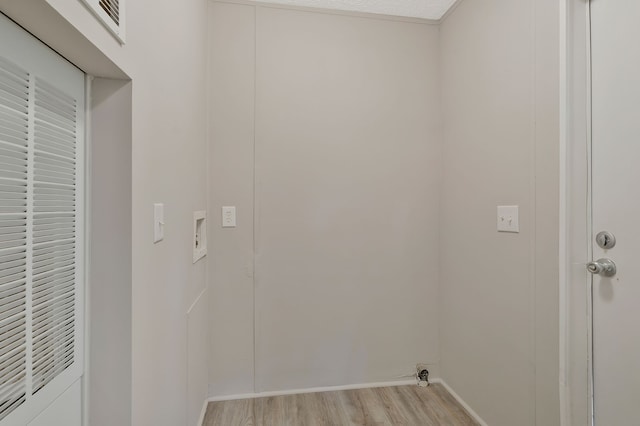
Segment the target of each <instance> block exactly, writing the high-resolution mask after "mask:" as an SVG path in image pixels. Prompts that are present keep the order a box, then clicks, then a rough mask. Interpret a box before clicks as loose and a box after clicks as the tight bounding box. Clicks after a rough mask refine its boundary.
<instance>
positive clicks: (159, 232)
mask: <svg viewBox="0 0 640 426" xmlns="http://www.w3.org/2000/svg"><path fill="white" fill-rule="evenodd" d="M162 240H164V204H162V203H157V204H154V205H153V242H154V243H158V242H160V241H162Z"/></svg>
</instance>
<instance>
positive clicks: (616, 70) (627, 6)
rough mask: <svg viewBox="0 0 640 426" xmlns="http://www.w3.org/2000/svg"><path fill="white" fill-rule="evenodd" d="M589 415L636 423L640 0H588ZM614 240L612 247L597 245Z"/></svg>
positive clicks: (608, 424) (601, 421)
mask: <svg viewBox="0 0 640 426" xmlns="http://www.w3.org/2000/svg"><path fill="white" fill-rule="evenodd" d="M591 14H592V15H591V19H592V21H591V22H592V24H591V25H592V28H591V31H592V132H593V133H592V136H593V138H592V144H593V145H592V167H593V168H592V183H593V186H592V188H593V192H592V197H593V198H592V203H593V205H592V209H593V239H592V240H593V257H594V259H595V260H597V259H600V258H608V259H611V260H613V261H614V262H615V264H616V265H617V273H616V275H615V276H614V277H612V278H607V277H602V276H601V275H598V274H595V275H594V280H593V350H594V354H593V355H594V356H593V362H594V414H595V424H596V425H598V426H631V425H640V414H639V413H640V411H639V409H640V1H638V0H617V1H608V0H591ZM601 231H608V232H610V233H612V234H613V235H614V236H615V237H616V245H615V247H613V248H611V249H603V248H601V247H600V246H599V245H598V244H597V243H596V241H595V238H596V235H597V234H598V233H599V232H601Z"/></svg>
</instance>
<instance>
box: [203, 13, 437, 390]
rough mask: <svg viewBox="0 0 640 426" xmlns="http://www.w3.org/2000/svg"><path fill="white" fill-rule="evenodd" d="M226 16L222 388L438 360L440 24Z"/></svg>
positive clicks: (221, 81)
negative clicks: (227, 215) (231, 222)
mask: <svg viewBox="0 0 640 426" xmlns="http://www.w3.org/2000/svg"><path fill="white" fill-rule="evenodd" d="M210 19H211V21H210V27H211V34H210V38H211V51H210V55H211V56H210V61H211V67H210V68H211V75H210V85H211V87H210V89H211V106H212V109H211V111H212V113H211V117H210V119H211V126H210V129H211V130H210V141H211V146H210V155H209V158H210V171H211V175H210V185H211V187H210V204H209V209H210V212H211V218H212V223H213V227H212V233H211V236H212V240H211V245H212V246H211V249H212V254H213V256H211V257H210V259H209V261H210V269H211V280H210V283H209V285H210V290H211V298H210V300H211V303H212V307H211V321H212V330H211V333H212V339H211V342H212V347H211V364H210V382H211V386H210V393H211V394H212V395H225V394H234V393H243V392H253V391H254V390H255V391H270V390H283V389H296V388H308V387H314V386H329V385H344V384H354V383H367V382H375V381H385V380H393V379H396V378H398V376H401V375H404V374H410V373H412V372H413V371H414V369H415V364H416V363H417V362H432V363H434V366H433V368H432V370H433V374H434V376H437V363H438V355H439V350H438V317H437V310H438V307H437V301H438V290H437V277H438V247H437V245H438V213H439V174H440V158H441V155H440V145H441V133H440V130H441V129H440V97H439V96H440V93H439V86H438V78H439V75H438V72H439V67H438V28H437V26H434V25H429V24H426V23H416V22H404V21H401V20H400V21H399V20H389V19H385V18H372V17H370V16H369V17H362V16H359V17H355V16H344V15H336V14H330V13H321V12H311V11H302V10H287V9H282V8H272V7H267V6H259V7H254V6H251V5H239V4H226V3H212V4H211V12H210ZM256 40H257V45H256ZM254 111H255V115H254ZM254 161H255V163H254ZM254 165H255V169H254ZM254 179H255V187H254ZM254 190H255V204H254ZM223 205H235V206H237V207H238V215H239V216H238V227H237V228H235V229H222V228H220V226H219V223H220V207H221V206H223ZM254 209H255V216H254ZM254 225H255V226H254ZM254 235H255V240H254ZM254 248H255V253H256V256H255V279H254V277H253V276H252V266H253V262H254V258H253V253H254ZM254 286H255V287H254ZM254 297H255V298H254ZM254 303H255V325H256V329H255V347H254ZM254 350H255V356H256V357H255V359H254V357H253V356H254ZM254 362H255V370H254ZM254 375H255V379H256V382H255V384H254ZM254 385H255V387H254Z"/></svg>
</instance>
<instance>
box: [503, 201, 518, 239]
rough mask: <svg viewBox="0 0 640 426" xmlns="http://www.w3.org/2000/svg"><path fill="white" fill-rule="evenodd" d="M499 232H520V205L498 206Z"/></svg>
mask: <svg viewBox="0 0 640 426" xmlns="http://www.w3.org/2000/svg"><path fill="white" fill-rule="evenodd" d="M498 232H513V233H519V232H520V220H519V208H518V206H498Z"/></svg>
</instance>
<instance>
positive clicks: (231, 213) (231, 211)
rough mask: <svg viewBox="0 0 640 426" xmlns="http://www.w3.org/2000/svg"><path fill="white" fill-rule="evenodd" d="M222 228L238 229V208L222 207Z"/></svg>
mask: <svg viewBox="0 0 640 426" xmlns="http://www.w3.org/2000/svg"><path fill="white" fill-rule="evenodd" d="M222 227H223V228H235V227H236V208H235V206H225V207H222Z"/></svg>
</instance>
